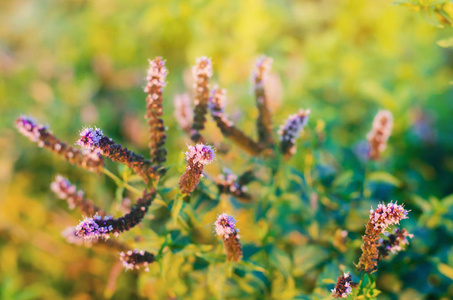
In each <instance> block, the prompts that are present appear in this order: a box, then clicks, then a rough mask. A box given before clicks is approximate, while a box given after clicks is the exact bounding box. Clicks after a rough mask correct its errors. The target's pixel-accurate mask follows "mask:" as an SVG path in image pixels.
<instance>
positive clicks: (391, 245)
mask: <svg viewBox="0 0 453 300" xmlns="http://www.w3.org/2000/svg"><path fill="white" fill-rule="evenodd" d="M386 236H387V239H379V246H378V251H379V259H378V260H381V259H385V258H387V257H388V256H389V254H390V253H398V252H400V251H401V250H403V247H404V246H406V245H409V241H408V239H407V238H408V237H409V238H413V237H414V235H413V234H410V233H409V232H408V231H407V230H406V229H404V228H402V229H400V228H395V230H394V231H393V233H392V234H386Z"/></svg>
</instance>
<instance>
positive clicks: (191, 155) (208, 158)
mask: <svg viewBox="0 0 453 300" xmlns="http://www.w3.org/2000/svg"><path fill="white" fill-rule="evenodd" d="M185 154H186V160H187V165H186V171H185V172H184V174H182V176H181V179H180V181H179V188H180V189H181V192H182V193H183V194H190V193H192V192H193V190H194V189H195V187H196V186H197V185H198V183H199V182H200V178H201V177H202V176H203V168H204V166H205V165H208V164H210V163H211V162H212V161H213V160H214V157H215V153H214V150H213V149H212V148H211V146H208V145H203V144H197V145H195V146H189V151H187V152H186V153H185Z"/></svg>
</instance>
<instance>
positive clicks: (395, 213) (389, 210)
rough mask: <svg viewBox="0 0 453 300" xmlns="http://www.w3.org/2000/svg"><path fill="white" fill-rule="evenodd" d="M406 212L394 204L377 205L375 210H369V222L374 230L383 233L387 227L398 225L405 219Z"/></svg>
mask: <svg viewBox="0 0 453 300" xmlns="http://www.w3.org/2000/svg"><path fill="white" fill-rule="evenodd" d="M407 214H408V211H407V210H405V209H404V206H403V205H398V204H397V203H396V202H395V203H393V202H390V203H389V204H387V205H385V204H379V205H378V207H377V208H376V210H373V209H372V208H371V210H370V222H371V224H372V225H374V229H375V230H377V231H379V232H381V233H383V232H385V230H386V229H387V227H388V226H390V225H393V224H399V222H400V221H401V220H403V219H407Z"/></svg>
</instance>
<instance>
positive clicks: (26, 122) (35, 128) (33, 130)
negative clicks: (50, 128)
mask: <svg viewBox="0 0 453 300" xmlns="http://www.w3.org/2000/svg"><path fill="white" fill-rule="evenodd" d="M16 127H17V130H19V132H20V133H22V134H23V135H24V136H26V137H27V138H28V139H29V140H30V141H32V142H36V143H38V144H39V146H40V147H42V146H43V143H42V141H41V134H40V132H39V130H43V129H47V126H43V125H38V124H36V120H35V119H34V118H33V117H30V116H20V117H19V118H17V119H16Z"/></svg>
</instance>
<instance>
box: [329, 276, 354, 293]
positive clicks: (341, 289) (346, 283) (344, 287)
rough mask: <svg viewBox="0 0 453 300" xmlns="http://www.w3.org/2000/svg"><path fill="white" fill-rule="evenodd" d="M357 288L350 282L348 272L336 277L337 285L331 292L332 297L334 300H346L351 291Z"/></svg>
mask: <svg viewBox="0 0 453 300" xmlns="http://www.w3.org/2000/svg"><path fill="white" fill-rule="evenodd" d="M356 287H357V283H355V282H352V279H351V276H350V275H349V272H347V273H344V274H343V275H342V276H340V277H338V279H337V284H336V285H335V288H334V289H333V290H332V297H334V298H347V297H348V295H349V294H351V292H352V289H353V288H356Z"/></svg>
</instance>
